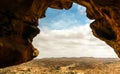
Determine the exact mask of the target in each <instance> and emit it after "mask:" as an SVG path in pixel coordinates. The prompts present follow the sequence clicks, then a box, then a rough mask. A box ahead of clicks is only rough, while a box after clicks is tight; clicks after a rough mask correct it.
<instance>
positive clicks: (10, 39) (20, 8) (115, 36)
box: [0, 0, 120, 67]
mask: <svg viewBox="0 0 120 74" xmlns="http://www.w3.org/2000/svg"><path fill="white" fill-rule="evenodd" d="M73 2H75V3H77V4H80V5H83V6H85V7H86V8H87V10H86V12H87V17H88V18H89V19H95V21H94V22H93V23H91V24H90V27H91V29H92V32H93V34H94V36H96V37H97V38H99V39H101V40H103V41H105V42H106V43H107V44H108V45H110V46H111V47H112V48H113V49H114V50H115V52H116V53H117V55H118V56H119V57H120V28H119V27H120V26H119V24H120V0H2V1H1V2H0V67H7V66H11V65H16V64H20V63H23V62H27V61H29V60H32V59H33V58H34V57H36V56H37V55H38V50H37V49H35V48H34V47H33V45H32V40H33V38H34V37H35V36H36V35H37V34H38V33H39V32H40V30H39V29H38V27H37V26H38V19H39V18H43V17H45V11H46V10H47V8H48V7H51V8H56V9H63V8H64V9H69V8H71V7H72V3H73ZM83 51H84V50H83Z"/></svg>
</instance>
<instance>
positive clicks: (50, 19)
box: [33, 3, 117, 58]
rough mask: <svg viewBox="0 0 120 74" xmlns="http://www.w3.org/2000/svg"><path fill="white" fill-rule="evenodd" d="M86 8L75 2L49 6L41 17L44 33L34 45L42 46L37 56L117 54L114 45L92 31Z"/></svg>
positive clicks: (102, 55) (104, 55)
mask: <svg viewBox="0 0 120 74" xmlns="http://www.w3.org/2000/svg"><path fill="white" fill-rule="evenodd" d="M92 21H93V20H89V19H88V18H87V17H86V8H85V7H83V6H80V5H78V4H75V3H74V4H73V6H72V8H70V9H69V10H64V9H63V10H58V9H52V8H48V9H47V11H46V17H45V18H42V19H40V20H39V28H40V30H41V33H40V34H39V35H38V36H37V37H36V38H34V40H33V45H34V46H35V47H37V48H38V49H40V55H39V56H38V57H37V58H47V57H104V58H108V57H117V56H116V54H115V53H114V51H113V49H112V48H110V47H109V46H107V45H106V44H105V43H104V42H102V41H100V40H98V39H97V38H95V37H94V36H93V35H92V32H91V29H90V27H89V24H90V23H91V22H92Z"/></svg>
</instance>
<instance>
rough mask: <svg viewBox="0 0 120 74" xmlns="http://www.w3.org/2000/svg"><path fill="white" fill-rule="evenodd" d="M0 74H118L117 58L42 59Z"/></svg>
mask: <svg viewBox="0 0 120 74" xmlns="http://www.w3.org/2000/svg"><path fill="white" fill-rule="evenodd" d="M0 74H120V60H119V59H118V58H92V57H81V58H44V59H34V60H32V61H30V62H27V63H23V64H21V65H17V66H11V67H7V68H2V69H0Z"/></svg>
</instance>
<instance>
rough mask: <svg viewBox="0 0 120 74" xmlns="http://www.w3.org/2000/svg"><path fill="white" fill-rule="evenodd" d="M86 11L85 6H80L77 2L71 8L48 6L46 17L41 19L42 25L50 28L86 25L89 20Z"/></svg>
mask: <svg viewBox="0 0 120 74" xmlns="http://www.w3.org/2000/svg"><path fill="white" fill-rule="evenodd" d="M85 11H86V9H85V7H81V6H78V5H77V4H74V5H73V7H72V8H71V9H69V10H65V9H63V10H57V9H51V8H48V9H47V11H46V18H43V19H41V20H40V27H41V28H42V27H44V26H47V27H48V28H49V29H57V30H61V29H66V28H71V27H73V26H79V25H85V24H87V23H88V21H89V20H88V19H87V17H86V13H85ZM55 22H59V23H55Z"/></svg>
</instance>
